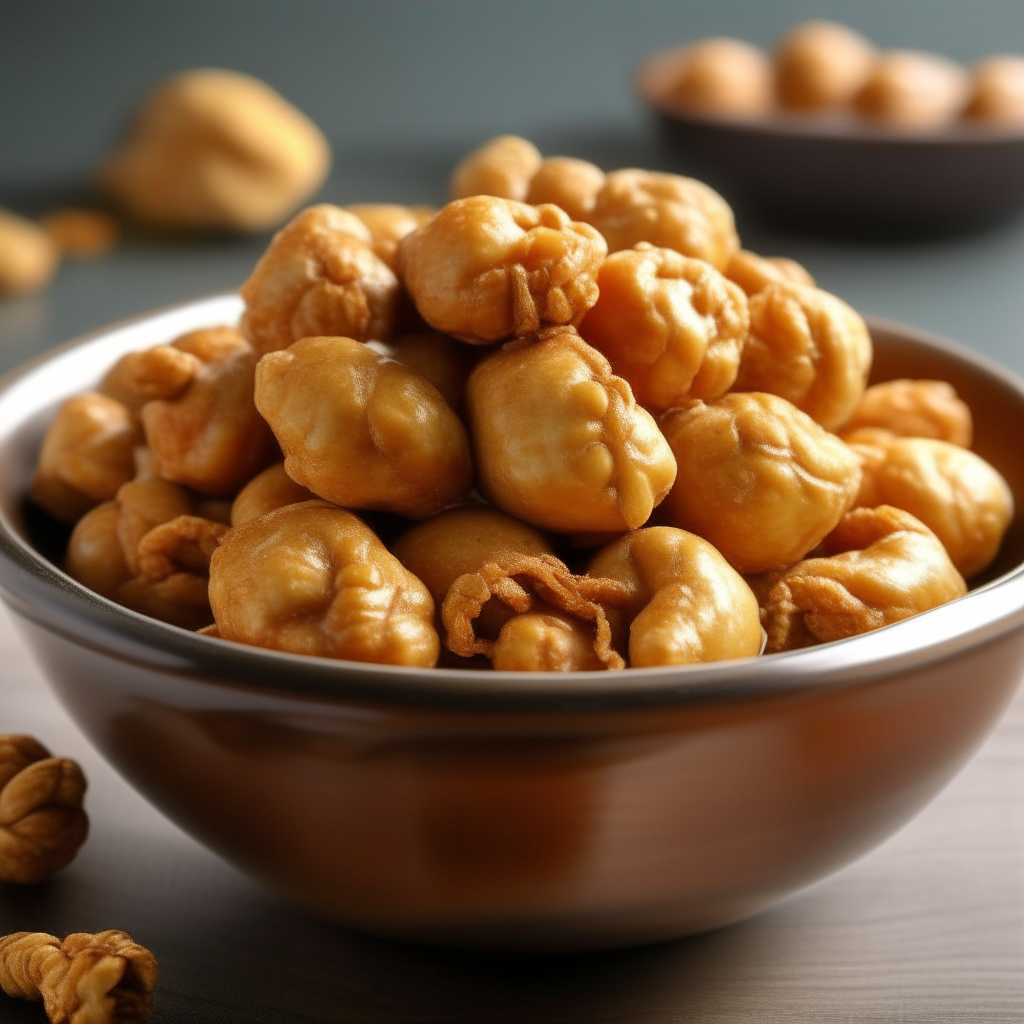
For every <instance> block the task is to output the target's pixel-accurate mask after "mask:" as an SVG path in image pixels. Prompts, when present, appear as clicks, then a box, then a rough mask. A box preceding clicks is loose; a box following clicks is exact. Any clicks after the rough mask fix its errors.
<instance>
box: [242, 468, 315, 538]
mask: <svg viewBox="0 0 1024 1024" xmlns="http://www.w3.org/2000/svg"><path fill="white" fill-rule="evenodd" d="M315 497H316V495H315V494H314V493H313V492H312V491H310V490H307V489H306V488H305V487H303V486H302V484H297V483H296V482H295V481H294V480H293V479H292V478H291V477H290V476H289V475H288V474H287V473H286V472H285V468H284V463H283V462H275V463H274V464H273V465H272V466H267V468H266V469H265V470H263V472H262V473H259V474H257V475H256V476H254V477H253V478H252V479H251V480H250V481H249V482H248V483H247V484H246V485H245V486H244V487H243V488H242V489H241V490H240V491H239V492H238V495H237V496H236V497H235V500H234V501H233V502H232V503H231V511H230V517H231V518H230V523H231V525H232V526H241V525H242V523H247V522H249V520H250V519H259V517H260V516H265V515H266V514H267V513H268V512H273V511H274V509H275V508H283V507H284V506H285V505H297V504H298V503H299V502H301V501H312V499H313V498H315Z"/></svg>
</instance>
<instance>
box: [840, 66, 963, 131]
mask: <svg viewBox="0 0 1024 1024" xmlns="http://www.w3.org/2000/svg"><path fill="white" fill-rule="evenodd" d="M969 87H970V83H969V80H968V77H967V72H966V71H965V70H964V69H963V68H962V67H960V65H959V64H955V63H954V62H953V61H951V60H947V59H946V58H945V57H940V56H939V55H938V54H935V53H919V52H918V51H916V50H892V51H890V52H889V53H883V54H882V55H881V56H880V57H879V58H878V60H877V61H876V62H875V66H874V68H873V69H872V71H871V75H870V77H869V78H868V80H867V82H866V83H865V84H864V87H863V89H861V91H860V92H859V93H858V94H857V97H856V99H855V101H854V105H855V106H856V108H857V110H858V111H859V112H860V113H861V114H863V115H864V117H867V118H870V119H871V120H873V121H879V122H881V123H882V124H885V125H887V126H889V127H892V128H909V129H921V130H927V129H931V128H938V127H940V126H941V125H944V124H946V123H948V122H950V121H952V120H953V119H954V118H956V117H958V116H959V115H960V112H961V111H962V110H963V108H964V104H965V103H966V102H967V99H968V92H969Z"/></svg>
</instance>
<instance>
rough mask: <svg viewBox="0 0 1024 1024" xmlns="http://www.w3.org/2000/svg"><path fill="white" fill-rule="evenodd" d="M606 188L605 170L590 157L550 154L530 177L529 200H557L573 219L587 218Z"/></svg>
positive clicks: (535, 203)
mask: <svg viewBox="0 0 1024 1024" xmlns="http://www.w3.org/2000/svg"><path fill="white" fill-rule="evenodd" d="M603 187H604V171H602V170H601V168H600V167H597V166H596V165H595V164H592V163H590V162H589V161H587V160H577V159H576V158H575V157H571V156H552V157H548V159H547V160H545V161H544V162H543V163H542V164H541V165H540V167H538V168H537V171H536V173H535V174H534V176H533V177H532V178H531V179H530V187H529V188H528V189H527V192H526V202H528V203H531V204H533V205H534V206H538V205H540V204H541V203H554V204H555V206H559V207H561V208H562V209H563V210H565V212H566V213H567V214H569V216H570V217H572V219H573V220H586V219H587V217H588V216H589V215H590V213H591V212H592V211H593V209H594V203H595V202H596V201H597V193H598V192H600V191H601V189H602V188H603Z"/></svg>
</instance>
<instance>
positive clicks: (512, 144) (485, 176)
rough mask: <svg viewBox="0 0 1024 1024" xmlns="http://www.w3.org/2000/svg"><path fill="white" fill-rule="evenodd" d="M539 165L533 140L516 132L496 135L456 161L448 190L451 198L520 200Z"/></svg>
mask: <svg viewBox="0 0 1024 1024" xmlns="http://www.w3.org/2000/svg"><path fill="white" fill-rule="evenodd" d="M540 164H541V155H540V150H538V149H537V147H536V146H535V145H534V144H533V143H532V142H529V141H527V140H526V139H521V138H520V137H519V136H518V135H499V136H498V137H497V138H496V139H491V141H490V142H485V143H484V144H483V145H482V146H481V147H480V148H479V149H475V150H473V152H472V153H470V154H469V155H468V156H465V157H463V158H462V160H460V161H459V163H458V164H457V165H456V167H455V170H454V171H452V177H451V182H450V183H449V191H450V193H451V197H452V199H465V198H466V197H467V196H498V197H500V198H502V199H518V200H523V199H525V198H526V190H527V189H528V188H529V186H530V179H531V178H532V177H533V175H534V174H535V173H536V171H537V168H538V167H540Z"/></svg>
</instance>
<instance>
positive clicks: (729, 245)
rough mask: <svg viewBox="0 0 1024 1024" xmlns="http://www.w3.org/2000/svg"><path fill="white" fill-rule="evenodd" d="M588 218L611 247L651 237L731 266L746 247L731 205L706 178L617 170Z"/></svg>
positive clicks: (613, 249) (717, 264) (611, 249)
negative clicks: (737, 231)
mask: <svg viewBox="0 0 1024 1024" xmlns="http://www.w3.org/2000/svg"><path fill="white" fill-rule="evenodd" d="M587 220H588V221H589V222H590V223H591V224H593V225H594V227H596V228H597V230H598V231H600V232H601V234H602V235H603V236H604V238H605V240H606V241H607V243H608V251H609V252H618V251H619V250H620V249H632V248H633V246H634V245H636V243H637V242H650V243H651V245H657V246H661V247H663V248H666V249H675V250H676V252H680V253H682V254H683V255H684V256H693V257H695V258H696V259H700V260H706V261H707V262H708V263H710V264H711V265H712V266H714V267H716V268H717V269H718V270H725V268H726V267H727V266H728V265H729V259H730V257H731V256H732V254H733V253H734V252H736V250H737V249H739V247H740V240H739V237H738V236H737V234H736V223H735V221H734V219H733V215H732V209H731V208H730V207H729V204H728V203H727V202H726V201H725V200H724V199H723V198H722V197H721V196H720V195H719V194H718V193H717V192H716V191H715V190H714V189H712V188H709V187H708V186H707V185H705V184H704V182H702V181H697V180H696V179H695V178H684V177H682V176H681V175H679V174H660V173H657V172H655V171H642V170H637V169H635V168H629V169H627V170H622V171H613V172H612V173H611V174H609V175H608V176H607V178H606V179H605V183H604V186H603V187H602V189H601V191H600V192H598V194H597V199H596V200H595V202H594V210H593V212H592V213H591V214H590V216H589V217H588V218H587Z"/></svg>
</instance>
